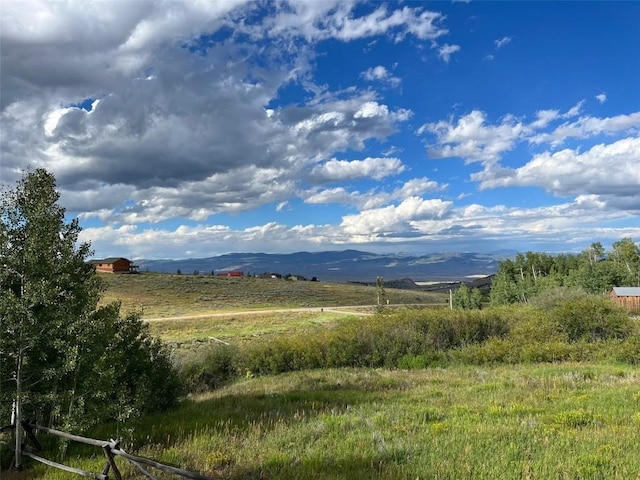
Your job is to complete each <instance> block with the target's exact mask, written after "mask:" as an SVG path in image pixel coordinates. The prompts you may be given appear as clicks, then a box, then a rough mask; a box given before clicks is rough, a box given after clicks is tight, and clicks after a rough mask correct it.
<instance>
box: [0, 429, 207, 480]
mask: <svg viewBox="0 0 640 480" xmlns="http://www.w3.org/2000/svg"><path fill="white" fill-rule="evenodd" d="M21 425H22V427H23V429H24V432H25V433H26V438H27V440H29V441H30V442H31V443H32V444H33V448H34V450H35V451H39V450H41V449H42V446H41V445H40V442H38V439H37V438H36V436H35V434H34V433H33V432H34V430H39V431H41V432H44V433H48V434H50V435H54V436H57V437H60V438H65V439H67V440H71V441H74V442H79V443H84V444H86V445H91V446H94V447H99V448H101V449H102V450H103V452H104V455H105V458H106V463H105V466H104V468H103V469H102V473H93V472H87V471H85V470H81V469H79V468H74V467H70V466H68V465H64V464H61V463H57V462H54V461H52V460H49V459H47V458H44V457H40V456H39V455H36V454H35V453H33V452H29V451H24V450H23V451H22V452H21V453H22V455H24V456H26V457H29V458H31V459H33V460H35V461H37V462H40V463H43V464H45V465H49V466H50V467H53V468H57V469H60V470H64V471H67V472H71V473H75V474H77V475H81V476H83V477H89V478H93V479H95V480H109V478H110V477H109V473H110V472H111V473H112V474H113V478H115V479H116V480H122V475H121V474H120V471H119V470H118V466H117V465H116V462H115V457H116V456H119V457H123V458H124V459H126V460H127V461H128V462H129V463H131V465H132V466H133V467H135V468H136V470H138V472H140V473H141V474H142V475H144V476H146V477H147V478H148V479H149V480H156V478H155V477H154V476H153V475H152V474H151V473H149V472H148V471H147V470H146V469H145V468H144V467H143V465H145V466H149V467H153V468H156V469H158V470H160V471H162V472H165V473H169V474H173V475H179V476H181V477H185V478H189V479H191V480H212V479H211V477H207V476H204V475H200V474H199V473H194V472H190V471H188V470H184V469H182V468H177V467H172V466H170V465H165V464H163V463H160V462H157V461H155V460H151V459H150V458H145V457H138V456H136V455H131V454H129V453H127V452H125V451H124V450H123V449H122V448H121V447H120V443H119V442H117V441H116V440H113V439H110V440H97V439H95V438H88V437H81V436H79V435H73V434H71V433H67V432H63V431H60V430H55V429H53V428H48V427H43V426H42V425H36V424H34V423H30V422H21ZM10 428H13V429H15V425H7V426H6V427H2V428H1V429H0V431H2V430H6V429H10Z"/></svg>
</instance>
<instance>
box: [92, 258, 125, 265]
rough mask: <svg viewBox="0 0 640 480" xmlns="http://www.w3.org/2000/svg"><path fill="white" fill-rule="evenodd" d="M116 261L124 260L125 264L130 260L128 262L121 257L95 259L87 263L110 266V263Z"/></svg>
mask: <svg viewBox="0 0 640 480" xmlns="http://www.w3.org/2000/svg"><path fill="white" fill-rule="evenodd" d="M118 260H124V261H126V262H131V260H128V259H126V258H123V257H109V258H103V259H102V260H99V259H96V260H89V263H106V264H111V263H116V262H117V261H118Z"/></svg>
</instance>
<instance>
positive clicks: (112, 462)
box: [102, 444, 122, 480]
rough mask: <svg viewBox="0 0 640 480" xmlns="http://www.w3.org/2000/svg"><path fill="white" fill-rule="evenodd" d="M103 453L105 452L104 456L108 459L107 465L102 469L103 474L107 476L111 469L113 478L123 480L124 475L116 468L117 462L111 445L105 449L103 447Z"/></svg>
mask: <svg viewBox="0 0 640 480" xmlns="http://www.w3.org/2000/svg"><path fill="white" fill-rule="evenodd" d="M116 445H117V444H116ZM102 451H103V452H104V456H105V457H107V463H106V465H105V466H104V468H103V469H102V474H103V475H105V476H106V475H107V474H108V473H109V468H111V471H112V472H113V476H114V477H116V480H122V475H120V471H119V470H118V467H117V466H116V461H115V459H114V458H113V454H112V453H111V445H108V444H107V445H105V446H104V447H102Z"/></svg>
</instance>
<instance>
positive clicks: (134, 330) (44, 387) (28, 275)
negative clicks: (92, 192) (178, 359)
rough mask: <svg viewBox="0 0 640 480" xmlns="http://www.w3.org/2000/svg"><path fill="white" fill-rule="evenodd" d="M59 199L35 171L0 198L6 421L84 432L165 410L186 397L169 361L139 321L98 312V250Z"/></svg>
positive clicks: (113, 310) (1, 378) (0, 363)
mask: <svg viewBox="0 0 640 480" xmlns="http://www.w3.org/2000/svg"><path fill="white" fill-rule="evenodd" d="M59 196H60V195H59V193H58V192H57V191H56V182H55V178H54V176H53V175H52V174H50V173H48V172H47V171H46V170H44V169H37V170H34V171H30V172H27V173H26V174H25V175H24V176H23V178H22V179H21V180H20V181H19V182H18V184H17V186H16V187H15V188H14V189H4V190H3V191H2V194H1V197H0V208H1V210H0V287H1V289H0V418H5V419H8V418H9V409H10V408H11V405H12V403H13V404H14V405H15V407H14V408H15V410H16V414H17V418H18V419H24V418H29V419H32V420H36V421H40V422H46V423H48V424H54V425H67V426H76V427H82V426H87V425H90V424H91V423H95V422H96V421H100V420H104V419H110V418H116V417H117V416H121V412H122V411H123V409H124V410H125V411H128V412H130V413H135V412H138V411H143V410H145V409H146V408H155V407H161V406H167V405H168V404H170V403H171V402H172V401H175V399H176V395H177V392H178V388H177V385H178V383H177V377H176V376H175V373H173V369H172V367H171V364H170V362H169V357H168V353H167V351H166V350H165V349H164V348H163V347H162V345H161V344H159V343H158V342H156V341H153V340H152V339H151V338H150V337H149V335H148V331H147V330H146V328H147V327H146V326H145V325H144V324H143V323H142V322H141V321H140V319H139V316H137V317H136V316H135V315H134V316H128V317H126V318H125V319H121V318H120V314H119V305H118V304H112V305H109V306H107V307H98V302H99V300H100V295H101V293H102V285H101V282H100V279H99V278H98V276H97V275H96V273H95V271H94V270H93V268H92V267H91V266H90V265H89V264H87V262H86V260H87V258H88V256H89V255H90V254H91V250H90V246H89V245H88V244H87V243H78V235H79V233H80V231H81V228H80V226H79V224H78V222H77V220H71V221H70V222H67V221H66V220H65V210H64V208H63V207H61V206H60V205H59V204H58V200H59ZM132 362H135V366H133V365H132ZM158 375H163V376H164V378H156V377H157V376H158ZM127 382H129V384H130V385H131V386H130V387H126V388H124V387H123V386H122V385H123V384H127ZM158 400H160V402H159V403H160V404H162V405H159V404H158ZM20 436H21V432H20V426H19V423H18V424H17V425H16V446H18V445H19V441H20ZM17 450H19V449H17ZM16 465H17V466H19V465H20V460H19V458H18V455H17V456H16Z"/></svg>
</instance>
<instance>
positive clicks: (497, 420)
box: [29, 363, 640, 480]
mask: <svg viewBox="0 0 640 480" xmlns="http://www.w3.org/2000/svg"><path fill="white" fill-rule="evenodd" d="M639 387H640V375H639V374H638V372H637V370H636V369H635V368H633V367H630V366H623V365H609V364H589V365H583V364H576V363H564V364H545V365H539V364H522V365H514V366H500V365H499V366H482V367H473V366H452V367H447V368H434V369H427V370H389V369H368V368H365V369H351V368H348V369H324V370H314V371H306V372H294V373H287V374H283V375H278V376H271V377H260V378H250V379H244V380H241V381H238V382H235V383H234V384H232V385H229V386H226V387H223V388H220V389H218V390H216V391H214V392H210V393H207V394H203V395H199V396H195V397H193V398H191V399H190V400H188V401H185V402H184V403H183V405H182V406H181V407H180V408H178V409H176V410H173V411H172V412H170V413H168V414H165V415H161V416H160V415H157V416H149V417H146V418H143V419H140V420H139V421H138V422H137V423H134V424H130V425H129V429H128V430H127V431H126V432H122V431H121V432H120V433H121V434H122V433H124V436H125V440H126V441H125V443H124V447H125V448H127V449H129V450H130V451H134V452H136V453H138V454H140V455H143V456H149V457H153V458H157V459H159V460H160V461H163V462H167V463H171V464H177V465H181V466H183V467H185V468H189V469H192V470H194V471H198V472H201V473H204V474H206V475H209V476H212V477H214V478H225V479H232V480H234V479H238V480H239V479H249V478H252V479H253V478H256V479H257V478H264V479H276V478H277V479H282V480H287V479H306V478H316V479H346V478H351V479H359V478H367V479H368V478H378V479H390V480H391V479H394V480H395V479H411V480H413V479H416V478H421V479H433V478H438V479H477V478H479V479H495V478H500V479H506V480H509V479H522V478H532V479H558V478H567V479H595V478H606V479H625V480H626V479H632V478H638V475H640V442H638V441H637V431H638V428H639V427H640V395H639V394H638V391H639ZM115 428H116V426H104V427H102V431H96V432H95V434H96V436H98V437H108V436H109V435H113V431H114V430H115ZM98 453H99V452H96V457H95V458H94V459H91V458H88V457H86V456H84V454H82V455H75V456H74V455H72V456H71V459H70V460H71V461H73V463H74V464H76V465H77V466H82V467H83V468H87V469H92V470H94V471H99V470H100V469H101V467H102V463H103V460H102V459H101V458H100V457H99V456H98ZM45 478H46V479H51V480H62V479H68V478H73V477H72V476H70V475H67V474H63V473H61V472H56V471H53V470H51V469H47V468H45V467H37V468H36V470H35V471H32V473H31V475H30V476H29V479H33V480H35V479H45ZM130 478H131V477H130ZM159 478H168V477H163V476H161V475H160V476H159Z"/></svg>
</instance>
